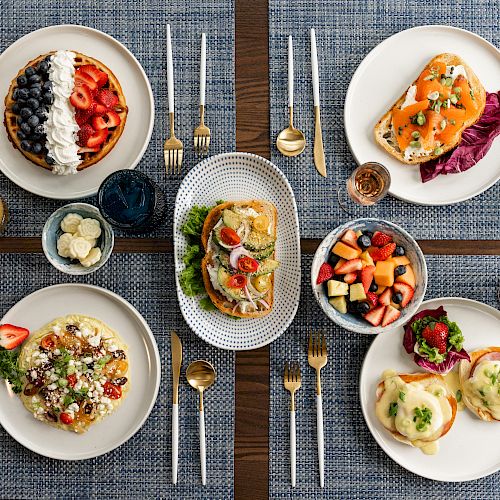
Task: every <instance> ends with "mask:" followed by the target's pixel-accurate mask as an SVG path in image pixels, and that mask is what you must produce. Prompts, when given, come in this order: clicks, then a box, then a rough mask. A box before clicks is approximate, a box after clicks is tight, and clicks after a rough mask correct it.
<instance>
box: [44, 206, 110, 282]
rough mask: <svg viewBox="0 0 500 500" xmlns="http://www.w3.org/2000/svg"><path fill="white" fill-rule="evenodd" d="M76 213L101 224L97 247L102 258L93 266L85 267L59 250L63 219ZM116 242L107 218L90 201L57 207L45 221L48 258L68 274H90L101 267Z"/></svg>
mask: <svg viewBox="0 0 500 500" xmlns="http://www.w3.org/2000/svg"><path fill="white" fill-rule="evenodd" d="M70 213H75V214H79V215H81V216H82V217H83V218H84V219H86V218H89V219H95V220H98V221H99V223H100V224H101V230H102V233H101V236H99V238H98V239H97V244H96V247H99V248H100V249H101V259H100V260H99V262H96V263H95V264H94V265H93V266H90V267H84V266H82V265H81V264H80V262H79V261H78V260H71V259H69V258H66V257H61V256H60V255H59V253H58V252H57V240H58V238H59V236H61V235H62V234H63V232H64V231H63V230H62V229H61V221H62V220H63V219H64V217H65V216H66V215H67V214H70ZM114 244H115V236H114V233H113V229H112V228H111V226H110V225H109V223H108V222H106V220H104V218H103V217H102V215H101V213H100V212H99V210H98V209H97V208H96V207H94V206H92V205H89V204H88V203H70V204H69V205H65V206H64V207H61V208H59V209H57V210H56V211H55V212H54V213H53V214H52V215H51V216H50V217H49V218H48V219H47V222H46V223H45V226H44V227H43V232H42V248H43V252H44V253H45V256H46V257H47V260H48V261H49V262H50V263H51V264H52V265H53V266H54V267H55V268H56V269H58V270H59V271H61V272H63V273H66V274H73V275H76V276H83V275H85V274H90V273H93V272H95V271H97V270H98V269H100V268H101V267H102V266H104V264H106V262H107V260H108V259H109V256H110V255H111V252H112V250H113V246H114Z"/></svg>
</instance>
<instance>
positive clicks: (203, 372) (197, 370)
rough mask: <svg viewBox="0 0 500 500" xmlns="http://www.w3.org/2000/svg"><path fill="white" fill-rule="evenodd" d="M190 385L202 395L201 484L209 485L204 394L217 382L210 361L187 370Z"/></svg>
mask: <svg viewBox="0 0 500 500" xmlns="http://www.w3.org/2000/svg"><path fill="white" fill-rule="evenodd" d="M186 378H187V380H188V382H189V385H190V386H191V387H193V388H195V389H196V390H197V391H198V393H199V395H200V406H199V408H200V422H199V423H200V465H201V483H202V484H203V485H205V484H207V458H206V456H207V453H206V440H205V410H204V409H203V392H204V391H205V390H206V389H208V388H209V387H210V386H211V385H212V384H213V383H214V382H215V368H214V367H213V366H212V364H211V363H209V362H208V361H203V360H199V361H193V362H192V363H191V364H190V365H189V366H188V368H187V370H186Z"/></svg>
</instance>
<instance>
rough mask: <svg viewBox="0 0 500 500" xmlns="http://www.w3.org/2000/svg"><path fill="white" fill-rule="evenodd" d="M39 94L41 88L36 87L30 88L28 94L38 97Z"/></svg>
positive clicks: (40, 93)
mask: <svg viewBox="0 0 500 500" xmlns="http://www.w3.org/2000/svg"><path fill="white" fill-rule="evenodd" d="M41 95H42V90H41V89H38V88H36V87H35V88H31V89H30V96H31V97H34V98H36V99H39V98H40V96H41Z"/></svg>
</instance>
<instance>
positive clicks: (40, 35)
mask: <svg viewBox="0 0 500 500" xmlns="http://www.w3.org/2000/svg"><path fill="white" fill-rule="evenodd" d="M59 49H70V50H76V51H79V52H81V53H83V54H87V55H89V56H91V57H95V58H96V59H98V60H100V61H102V62H103V63H104V64H105V65H106V66H108V68H109V69H110V70H111V71H112V72H113V73H114V74H115V75H116V77H117V78H118V81H119V82H120V85H121V86H122V89H123V93H124V95H125V99H126V101H127V106H128V108H129V112H128V116H127V122H126V124H125V129H124V131H123V134H122V136H121V137H120V139H119V141H118V142H117V143H116V146H115V147H114V149H113V150H112V151H111V152H110V153H109V154H108V155H107V156H106V157H105V158H103V159H102V160H101V161H100V162H99V163H98V164H96V165H94V166H92V167H90V168H88V169H85V170H83V171H82V172H79V173H78V174H76V175H69V176H58V175H53V174H52V172H50V171H48V170H45V169H43V168H41V167H39V166H37V165H35V164H33V163H31V162H30V161H28V160H27V159H26V158H25V157H24V156H23V155H22V154H21V153H20V152H19V151H18V150H17V149H15V148H14V147H13V146H12V144H11V143H10V142H9V139H8V136H7V131H6V130H5V127H3V126H2V131H1V132H0V170H1V171H2V172H3V173H4V175H6V176H7V177H8V178H9V179H10V180H11V181H13V182H15V183H16V184H17V185H18V186H20V187H22V188H23V189H26V191H29V192H31V193H34V194H37V195H39V196H43V197H44V198H53V199H59V200H74V199H78V198H84V197H86V196H92V195H94V194H96V193H97V190H98V189H99V186H100V185H101V183H102V181H103V180H104V179H105V178H106V177H107V176H108V175H109V174H111V173H112V172H115V171H116V170H120V169H124V168H129V169H132V168H135V166H136V165H137V164H138V163H139V161H140V159H141V158H142V156H143V154H144V152H145V151H146V148H147V146H148V144H149V140H150V139H151V133H152V132H153V123H154V100H153V93H152V91H151V85H150V84H149V80H148V77H147V76H146V73H144V70H143V69H142V66H141V65H140V64H139V61H137V59H136V58H135V57H134V56H133V54H132V53H131V52H130V51H129V50H128V49H127V48H125V46H123V45H122V44H121V43H120V42H118V41H117V40H115V39H114V38H112V37H111V36H109V35H106V34H105V33H102V32H101V31H98V30H95V29H92V28H87V27H85V26H76V25H71V24H69V25H60V26H49V27H48V28H42V29H39V30H37V31H33V32H32V33H29V34H28V35H25V36H23V37H22V38H20V39H19V40H17V41H16V42H14V43H13V44H12V45H11V46H10V47H9V48H8V49H6V50H5V51H4V52H3V53H2V55H0V91H1V92H2V94H1V95H2V96H3V95H4V94H7V91H8V89H9V85H10V83H11V80H12V79H13V78H14V77H15V76H16V75H17V72H18V71H19V70H20V69H21V68H22V67H23V66H24V65H25V64H26V63H27V62H28V61H30V60H32V59H34V58H35V57H38V56H39V55H40V54H44V53H47V52H50V51H52V50H59ZM0 103H1V104H0V114H1V116H2V117H3V114H4V111H5V105H4V99H3V97H1V98H0Z"/></svg>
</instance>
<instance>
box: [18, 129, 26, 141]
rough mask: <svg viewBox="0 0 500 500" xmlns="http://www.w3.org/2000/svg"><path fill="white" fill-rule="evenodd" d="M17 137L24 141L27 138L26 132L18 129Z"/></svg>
mask: <svg viewBox="0 0 500 500" xmlns="http://www.w3.org/2000/svg"><path fill="white" fill-rule="evenodd" d="M17 137H18V138H19V140H20V141H24V139H26V134H25V133H24V132H23V131H22V130H18V131H17Z"/></svg>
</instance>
